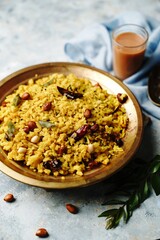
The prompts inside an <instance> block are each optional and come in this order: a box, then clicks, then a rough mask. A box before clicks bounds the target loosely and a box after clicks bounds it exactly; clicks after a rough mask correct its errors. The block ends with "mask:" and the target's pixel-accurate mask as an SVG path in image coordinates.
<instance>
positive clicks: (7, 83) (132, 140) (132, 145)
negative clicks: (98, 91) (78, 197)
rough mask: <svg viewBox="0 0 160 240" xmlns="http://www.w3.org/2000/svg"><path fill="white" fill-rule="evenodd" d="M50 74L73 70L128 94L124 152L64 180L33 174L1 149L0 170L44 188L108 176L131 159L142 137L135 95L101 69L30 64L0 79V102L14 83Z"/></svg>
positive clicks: (71, 186)
mask: <svg viewBox="0 0 160 240" xmlns="http://www.w3.org/2000/svg"><path fill="white" fill-rule="evenodd" d="M52 73H63V74H69V73H74V74H75V75H76V76H78V77H82V78H88V79H90V80H91V81H95V82H99V83H100V85H101V86H102V87H103V88H105V89H107V90H108V91H109V92H111V93H114V94H117V93H126V94H127V95H128V97H129V99H128V100H127V102H126V103H125V104H124V107H125V108H126V111H127V114H128V117H129V127H128V130H127V133H126V137H125V140H124V146H123V148H124V152H123V153H120V154H118V155H116V156H114V157H113V158H112V160H111V161H110V164H108V165H107V166H102V167H99V168H97V169H94V170H91V171H88V172H86V173H85V174H84V176H82V177H79V176H72V175H69V176H66V177H65V179H62V178H61V177H53V176H46V175H42V174H39V173H35V172H33V171H31V170H30V169H28V168H27V167H23V166H20V165H19V164H18V163H17V162H14V161H9V160H7V156H6V155H5V153H4V152H3V151H2V149H0V170H1V171H2V172H3V173H5V174H7V175H8V176H10V177H12V178H14V179H16V180H18V181H20V182H23V183H26V184H29V185H33V186H37V187H43V188H48V189H49V188H50V189H64V188H73V187H82V186H88V185H91V184H94V183H97V182H99V181H102V180H104V179H106V178H108V177H110V176H111V175H112V174H114V173H115V172H117V171H118V170H120V169H121V168H122V167H124V166H125V165H126V164H127V163H128V162H129V161H130V160H131V159H132V157H133V156H134V154H135V153H136V151H137V150H138V148H139V146H140V143H141V140H142V134H143V118H142V113H141V109H140V107H139V104H138V102H137V100H136V98H135V97H134V95H133V94H132V93H131V91H130V90H129V89H128V88H127V87H126V86H125V85H124V84H123V82H121V81H119V80H117V79H116V78H115V77H113V76H112V75H110V74H109V73H107V72H105V71H102V70H99V69H96V68H94V67H89V66H86V65H83V64H76V63H66V62H58V63H44V64H38V65H34V66H30V67H27V68H25V69H22V70H20V71H17V72H15V73H13V74H11V75H9V76H8V77H6V78H5V79H3V80H2V81H0V102H2V101H3V100H4V99H5V96H6V95H8V94H9V93H11V92H12V91H13V90H14V89H15V88H17V86H18V85H20V84H22V83H25V82H27V80H28V79H30V78H33V77H34V76H35V75H38V76H39V77H41V76H42V75H48V74H52Z"/></svg>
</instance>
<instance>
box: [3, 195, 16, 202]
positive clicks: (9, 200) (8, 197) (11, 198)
mask: <svg viewBox="0 0 160 240" xmlns="http://www.w3.org/2000/svg"><path fill="white" fill-rule="evenodd" d="M14 200H15V198H14V196H13V194H12V193H8V194H7V195H6V196H5V197H4V201H6V202H13V201H14Z"/></svg>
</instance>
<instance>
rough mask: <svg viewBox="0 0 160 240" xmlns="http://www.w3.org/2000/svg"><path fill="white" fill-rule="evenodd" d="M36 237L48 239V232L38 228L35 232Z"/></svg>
mask: <svg viewBox="0 0 160 240" xmlns="http://www.w3.org/2000/svg"><path fill="white" fill-rule="evenodd" d="M36 236H38V237H40V238H45V237H48V236H49V234H48V231H47V230H46V229H45V228H39V229H38V230H37V232H36Z"/></svg>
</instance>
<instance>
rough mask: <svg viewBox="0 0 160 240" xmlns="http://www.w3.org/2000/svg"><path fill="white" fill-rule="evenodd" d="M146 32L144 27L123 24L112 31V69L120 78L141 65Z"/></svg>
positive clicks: (133, 71) (125, 76) (123, 77)
mask: <svg viewBox="0 0 160 240" xmlns="http://www.w3.org/2000/svg"><path fill="white" fill-rule="evenodd" d="M147 40H148V32H147V31H146V29H145V28H143V27H141V26H138V25H134V24H125V25H122V26H120V27H118V28H116V29H115V30H114V31H113V33H112V48H113V71H114V75H115V76H116V77H117V78H119V79H120V80H124V79H126V78H127V77H129V76H131V75H132V74H134V73H135V72H137V71H138V70H139V69H140V67H141V66H142V63H143V60H144V54H145V50H146V44H147Z"/></svg>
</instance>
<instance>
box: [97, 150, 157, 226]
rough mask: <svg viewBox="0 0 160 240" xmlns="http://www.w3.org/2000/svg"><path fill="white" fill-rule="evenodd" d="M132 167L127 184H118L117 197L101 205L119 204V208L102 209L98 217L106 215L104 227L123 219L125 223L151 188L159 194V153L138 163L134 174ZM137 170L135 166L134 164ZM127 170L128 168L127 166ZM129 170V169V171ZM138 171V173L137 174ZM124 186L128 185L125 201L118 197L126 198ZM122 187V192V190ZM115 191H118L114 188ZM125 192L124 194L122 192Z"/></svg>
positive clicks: (116, 223)
mask: <svg viewBox="0 0 160 240" xmlns="http://www.w3.org/2000/svg"><path fill="white" fill-rule="evenodd" d="M131 167H132V173H133V175H132V176H128V179H127V180H128V181H127V184H125V183H124V184H120V193H121V194H120V195H116V194H115V196H118V199H117V198H115V199H112V200H110V201H106V202H105V203H104V204H103V205H117V204H120V205H122V206H120V207H119V208H116V209H115V208H113V209H109V210H106V211H104V212H103V213H101V214H100V215H99V217H106V229H111V228H115V227H117V226H118V225H119V223H120V221H121V220H123V221H124V223H127V222H128V221H129V219H130V218H131V217H132V215H133V212H134V211H135V210H136V209H137V208H138V207H140V205H141V204H142V203H143V202H144V201H145V200H146V199H147V198H148V197H149V196H150V194H151V189H153V190H154V191H155V193H156V195H160V187H159V186H160V155H157V156H155V157H154V158H153V159H152V161H150V162H146V161H144V166H143V167H142V164H140V167H141V171H136V175H135V174H134V167H133V165H131ZM135 169H136V170H137V166H135ZM127 170H129V168H128V167H127ZM129 172H131V171H129ZM137 172H138V175H137ZM126 186H127V187H129V188H130V189H129V192H130V193H131V194H129V195H128V199H127V200H126V201H124V200H121V199H119V198H120V196H121V197H122V198H123V199H124V197H125V198H126V192H125V190H126ZM123 187H124V192H123ZM116 190H117V192H118V191H119V190H118V189H116ZM123 193H125V194H123Z"/></svg>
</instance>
